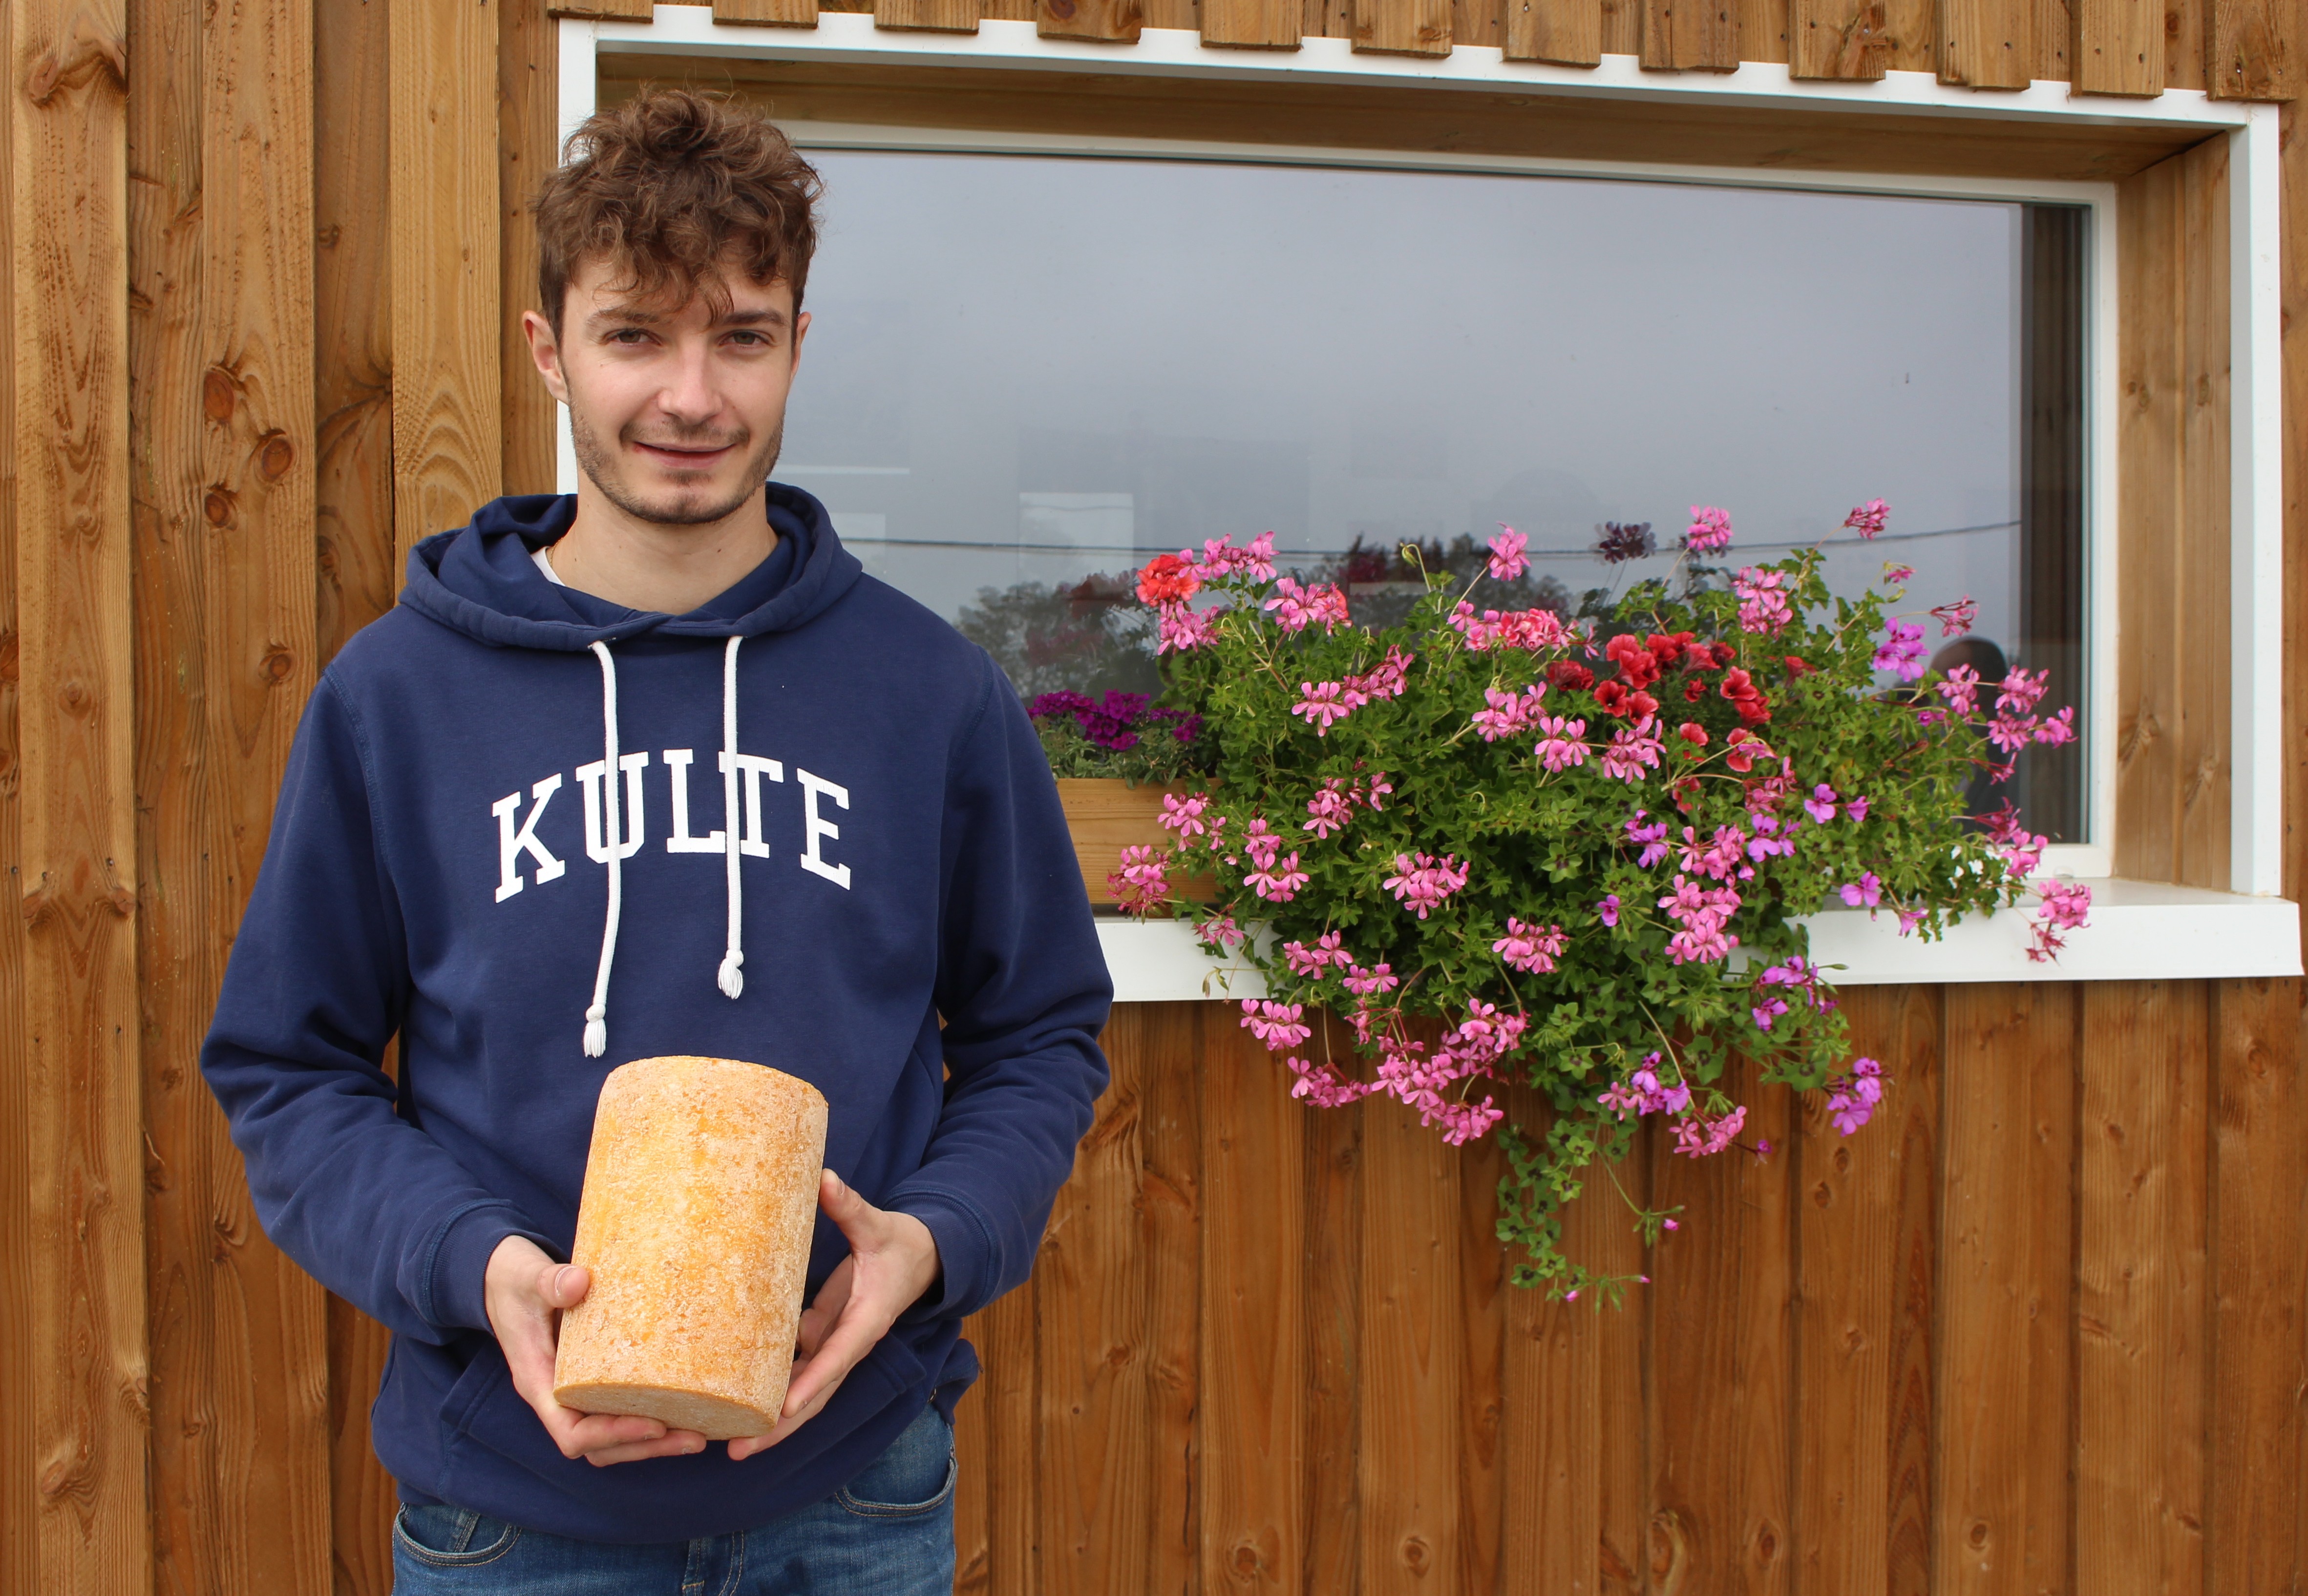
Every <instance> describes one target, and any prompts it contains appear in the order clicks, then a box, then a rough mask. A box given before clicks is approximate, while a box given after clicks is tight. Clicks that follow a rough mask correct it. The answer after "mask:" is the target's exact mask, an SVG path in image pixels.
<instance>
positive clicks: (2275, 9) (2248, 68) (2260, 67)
mask: <svg viewBox="0 0 2308 1596" xmlns="http://www.w3.org/2000/svg"><path fill="white" fill-rule="evenodd" d="M2203 4H2204V21H2205V24H2206V29H2205V35H2204V75H2205V77H2206V79H2207V80H2208V81H2207V82H2206V84H2205V87H2206V88H2208V89H2209V90H2210V91H2211V95H2212V98H2213V99H2280V100H2290V99H2295V98H2296V97H2297V96H2298V94H2299V92H2300V65H2299V61H2298V56H2299V52H2300V42H2301V41H2300V21H2299V8H2298V7H2297V6H2295V5H2286V4H2282V0H2203Z"/></svg>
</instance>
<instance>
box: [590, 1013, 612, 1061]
mask: <svg viewBox="0 0 2308 1596" xmlns="http://www.w3.org/2000/svg"><path fill="white" fill-rule="evenodd" d="M607 1051H609V1022H608V1021H607V1020H606V1019H589V1020H587V1021H586V1022H585V1056H586V1057H587V1058H589V1059H598V1058H599V1057H600V1056H601V1055H602V1054H603V1053H606V1052H607Z"/></svg>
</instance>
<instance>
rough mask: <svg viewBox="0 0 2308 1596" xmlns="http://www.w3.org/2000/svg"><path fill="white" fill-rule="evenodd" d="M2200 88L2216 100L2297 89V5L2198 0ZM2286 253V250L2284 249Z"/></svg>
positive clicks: (2282, 95)
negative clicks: (2201, 62) (2202, 31)
mask: <svg viewBox="0 0 2308 1596" xmlns="http://www.w3.org/2000/svg"><path fill="white" fill-rule="evenodd" d="M2201 4H2203V6H2204V19H2205V24H2206V32H2205V39H2204V73H2205V76H2206V78H2207V80H2208V81H2207V82H2206V83H2205V85H2204V86H2205V87H2206V88H2207V89H2208V90H2210V91H2211V94H2212V98H2213V99H2280V100H2290V99H2294V98H2295V97H2296V96H2297V95H2298V94H2299V92H2300V65H2299V60H2298V56H2299V52H2300V47H2301V39H2300V8H2299V7H2298V6H2297V5H2290V4H2285V3H2284V0H2201ZM2287 253H2289V252H2287Z"/></svg>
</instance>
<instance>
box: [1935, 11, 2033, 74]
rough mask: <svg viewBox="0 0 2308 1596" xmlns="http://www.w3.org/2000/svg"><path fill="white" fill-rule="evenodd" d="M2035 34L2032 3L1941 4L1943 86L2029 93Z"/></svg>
mask: <svg viewBox="0 0 2308 1596" xmlns="http://www.w3.org/2000/svg"><path fill="white" fill-rule="evenodd" d="M2035 32H2036V28H2035V17H2034V12H2033V8H2032V5H2031V4H2030V0H1939V74H1940V82H1942V83H1968V84H1969V85H1971V87H1973V88H1975V89H2025V88H2026V87H2027V86H2028V79H2029V78H2030V77H2031V76H2032V75H2033V73H2034V70H2035Z"/></svg>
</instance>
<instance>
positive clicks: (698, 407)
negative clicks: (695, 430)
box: [657, 342, 721, 426]
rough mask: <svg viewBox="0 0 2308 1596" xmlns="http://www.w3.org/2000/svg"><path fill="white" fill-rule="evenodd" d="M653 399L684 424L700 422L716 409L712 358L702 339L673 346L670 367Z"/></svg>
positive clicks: (717, 394) (717, 395) (718, 402)
mask: <svg viewBox="0 0 2308 1596" xmlns="http://www.w3.org/2000/svg"><path fill="white" fill-rule="evenodd" d="M657 402H658V405H659V408H662V409H663V410H664V411H665V412H666V414H667V416H671V417H672V418H673V419H675V420H676V421H677V422H680V423H681V424H682V425H686V426H702V425H705V424H706V423H707V422H709V421H710V420H712V419H713V417H714V416H715V415H716V414H717V413H718V412H719V410H720V408H721V394H720V390H719V388H718V387H716V386H715V384H714V382H713V372H712V362H711V360H710V358H708V351H707V349H706V348H705V346H704V345H703V344H702V342H701V343H698V344H694V345H692V344H688V343H683V344H679V345H676V348H675V349H674V365H673V369H672V370H671V371H670V372H668V373H666V382H665V386H664V387H663V388H661V389H659V390H658V397H657Z"/></svg>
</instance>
